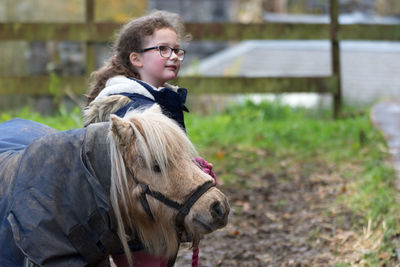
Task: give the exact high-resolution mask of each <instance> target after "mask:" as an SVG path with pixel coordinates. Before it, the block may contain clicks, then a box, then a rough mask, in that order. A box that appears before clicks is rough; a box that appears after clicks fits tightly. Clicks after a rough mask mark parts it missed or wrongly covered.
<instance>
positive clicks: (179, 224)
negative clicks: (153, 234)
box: [127, 168, 215, 236]
mask: <svg viewBox="0 0 400 267" xmlns="http://www.w3.org/2000/svg"><path fill="white" fill-rule="evenodd" d="M127 169H128V171H129V173H130V175H131V177H132V179H133V181H134V182H135V183H136V184H137V185H139V186H141V187H142V193H141V194H140V197H139V198H140V203H141V204H142V206H143V208H144V210H145V211H146V213H147V215H148V216H149V217H150V219H151V220H152V221H155V219H154V216H153V213H152V212H151V208H150V205H149V202H148V201H147V198H146V195H149V196H151V197H153V198H155V199H157V200H158V201H160V202H161V203H163V204H165V205H167V206H168V207H171V208H173V209H176V210H177V211H178V214H177V215H176V218H175V226H176V228H177V232H178V236H180V235H181V234H182V232H183V230H184V228H185V227H184V219H185V217H186V215H188V214H189V212H190V209H191V208H192V206H193V205H194V204H195V203H196V201H197V200H198V199H199V198H200V197H201V196H202V195H203V194H204V193H206V192H207V191H208V189H210V188H211V187H213V186H215V184H214V183H213V182H212V181H207V182H205V183H204V184H202V185H200V186H198V187H197V189H196V190H195V191H194V192H193V193H192V194H191V195H190V196H189V197H188V198H187V199H186V201H185V202H184V203H183V204H180V203H178V202H176V201H175V200H172V199H170V198H168V197H166V196H165V195H163V194H162V193H160V192H158V191H153V190H151V189H150V188H149V185H147V184H143V183H141V182H140V181H139V180H138V179H137V178H136V177H135V175H134V174H133V172H132V171H131V169H130V168H127Z"/></svg>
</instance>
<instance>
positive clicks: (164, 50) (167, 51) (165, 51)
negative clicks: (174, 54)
mask: <svg viewBox="0 0 400 267" xmlns="http://www.w3.org/2000/svg"><path fill="white" fill-rule="evenodd" d="M159 49H160V55H161V56H162V57H170V56H171V51H172V50H171V48H170V47H168V46H164V45H160V46H159Z"/></svg>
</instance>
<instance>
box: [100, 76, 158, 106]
mask: <svg viewBox="0 0 400 267" xmlns="http://www.w3.org/2000/svg"><path fill="white" fill-rule="evenodd" d="M119 93H129V94H140V95H143V96H146V97H148V98H150V99H152V100H154V97H153V96H152V95H151V94H150V92H149V91H147V89H146V88H144V87H143V86H142V85H141V84H140V83H138V82H136V81H134V80H131V79H128V78H126V77H125V76H122V75H119V76H115V77H112V78H111V79H108V81H107V82H106V87H105V88H104V89H103V90H102V91H101V92H100V94H99V95H98V96H97V97H96V98H95V100H94V101H97V100H99V99H101V98H103V97H106V96H109V95H113V94H119Z"/></svg>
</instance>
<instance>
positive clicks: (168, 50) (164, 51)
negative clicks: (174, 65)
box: [140, 45, 185, 61]
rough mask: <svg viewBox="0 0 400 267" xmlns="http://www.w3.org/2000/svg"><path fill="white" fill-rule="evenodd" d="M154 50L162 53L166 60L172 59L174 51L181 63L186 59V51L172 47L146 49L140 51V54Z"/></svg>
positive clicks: (161, 46)
mask: <svg viewBox="0 0 400 267" xmlns="http://www.w3.org/2000/svg"><path fill="white" fill-rule="evenodd" d="M153 49H157V50H158V51H160V55H161V56H162V57H165V58H170V57H171V55H172V51H174V53H175V55H176V56H177V57H178V59H179V60H181V61H182V60H183V58H184V57H185V50H183V49H180V48H172V47H169V46H166V45H159V46H153V47H149V48H144V49H142V50H140V52H141V53H143V52H147V51H150V50H153Z"/></svg>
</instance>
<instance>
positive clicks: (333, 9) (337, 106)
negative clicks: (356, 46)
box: [329, 0, 342, 119]
mask: <svg viewBox="0 0 400 267" xmlns="http://www.w3.org/2000/svg"><path fill="white" fill-rule="evenodd" d="M329 5H330V8H329V9H330V31H331V32H330V42H331V60H332V75H333V76H334V77H335V78H336V85H335V87H336V88H334V93H333V117H334V118H335V119H337V118H338V117H339V116H340V112H341V108H342V81H341V71H340V44H339V40H338V36H337V33H338V30H339V27H340V25H339V22H338V17H339V3H338V0H329Z"/></svg>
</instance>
